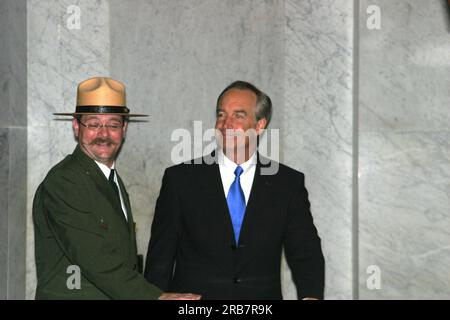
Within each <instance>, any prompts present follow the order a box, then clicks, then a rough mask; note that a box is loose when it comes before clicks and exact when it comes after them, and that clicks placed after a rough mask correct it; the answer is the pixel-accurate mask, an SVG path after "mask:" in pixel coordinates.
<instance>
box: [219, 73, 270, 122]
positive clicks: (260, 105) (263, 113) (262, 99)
mask: <svg viewBox="0 0 450 320" xmlns="http://www.w3.org/2000/svg"><path fill="white" fill-rule="evenodd" d="M231 89H239V90H250V91H252V92H253V93H254V94H255V95H256V120H257V121H258V120H261V119H266V128H267V126H268V125H269V122H270V119H271V118H272V100H270V97H269V96H268V95H267V94H265V93H264V92H262V91H261V90H259V89H258V88H257V87H255V86H254V85H253V84H251V83H249V82H246V81H235V82H233V83H231V84H230V85H228V86H227V87H226V88H225V89H224V90H223V91H222V93H221V94H220V95H219V97H218V98H217V104H216V114H217V113H218V112H219V104H220V100H221V99H222V97H223V96H224V95H225V93H227V91H229V90H231Z"/></svg>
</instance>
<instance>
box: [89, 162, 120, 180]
mask: <svg viewBox="0 0 450 320" xmlns="http://www.w3.org/2000/svg"><path fill="white" fill-rule="evenodd" d="M94 161H95V160H94ZM95 163H96V164H97V165H98V167H99V168H100V170H102V172H103V174H104V175H105V177H106V179H109V174H110V173H111V169H114V166H115V164H116V163H115V162H113V164H112V166H111V168H110V167H108V166H107V165H106V164H103V163H101V162H98V161H95Z"/></svg>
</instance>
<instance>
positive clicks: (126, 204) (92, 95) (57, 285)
mask: <svg viewBox="0 0 450 320" xmlns="http://www.w3.org/2000/svg"><path fill="white" fill-rule="evenodd" d="M58 115H71V116H73V117H74V120H73V122H72V124H73V130H74V133H75V137H76V138H77V140H78V145H77V147H76V148H75V151H74V152H73V154H72V155H69V156H67V157H66V158H65V159H64V160H63V161H61V162H60V163H58V164H57V165H56V166H54V167H53V168H52V169H51V170H50V172H49V173H48V174H47V176H46V178H45V180H44V181H43V182H42V183H41V185H40V186H39V187H38V189H37V191H36V195H35V198H34V202H33V221H34V230H35V254H36V269H37V289H36V298H37V299H190V300H192V299H198V298H199V296H196V295H190V294H174V293H163V291H162V290H160V289H159V288H157V287H156V286H154V285H153V284H150V283H148V282H147V281H146V280H145V278H144V277H143V275H141V274H140V273H139V272H138V270H137V249H136V235H135V228H134V222H133V215H132V213H131V206H130V200H129V197H128V194H127V192H126V190H125V185H124V184H123V182H122V180H121V179H120V177H119V176H118V175H117V172H116V170H115V160H116V156H117V154H118V152H119V150H120V147H121V145H122V142H123V139H124V136H125V132H126V129H127V124H128V122H127V119H128V117H130V116H142V115H137V114H130V113H129V109H128V108H127V107H126V104H125V87H124V85H123V84H122V83H120V82H118V81H116V80H113V79H110V78H103V77H97V78H92V79H88V80H86V81H83V82H82V83H80V85H79V86H78V90H77V107H76V111H75V113H59V114H58Z"/></svg>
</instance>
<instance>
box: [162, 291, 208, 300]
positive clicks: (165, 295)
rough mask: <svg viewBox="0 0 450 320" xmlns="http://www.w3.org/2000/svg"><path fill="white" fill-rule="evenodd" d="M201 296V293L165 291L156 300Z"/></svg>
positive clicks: (191, 298)
mask: <svg viewBox="0 0 450 320" xmlns="http://www.w3.org/2000/svg"><path fill="white" fill-rule="evenodd" d="M201 297H202V296H201V295H198V294H193V293H172V292H165V293H163V294H162V295H160V296H159V298H158V300H200V299H201Z"/></svg>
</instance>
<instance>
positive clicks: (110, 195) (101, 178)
mask: <svg viewBox="0 0 450 320" xmlns="http://www.w3.org/2000/svg"><path fill="white" fill-rule="evenodd" d="M73 156H74V157H76V158H77V160H78V162H79V163H80V165H81V166H82V168H83V171H84V172H85V174H87V175H88V176H89V177H90V178H91V179H92V180H93V181H94V183H95V184H96V185H97V187H98V191H99V192H100V193H101V194H102V195H103V196H104V197H105V198H106V199H107V200H108V201H109V203H111V204H112V206H113V207H114V208H115V211H116V213H117V214H120V215H121V217H122V219H123V221H124V222H125V223H127V222H126V219H125V217H124V215H123V213H122V208H121V205H120V202H119V201H118V200H117V197H116V195H115V194H114V191H113V189H112V188H111V186H110V185H109V182H108V180H107V179H106V177H105V175H104V174H103V172H102V171H101V170H100V168H99V167H98V166H97V164H96V163H95V162H94V160H92V159H91V158H89V157H88V156H87V155H86V154H84V152H83V151H82V150H81V149H80V147H79V146H77V147H76V148H75V151H74V153H73ZM122 186H123V185H121V189H122ZM124 188H125V187H124ZM123 190H125V189H123ZM122 196H123V195H122ZM126 199H128V197H126ZM125 202H126V203H127V201H125ZM127 210H128V207H127ZM129 212H131V209H130V211H129Z"/></svg>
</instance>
